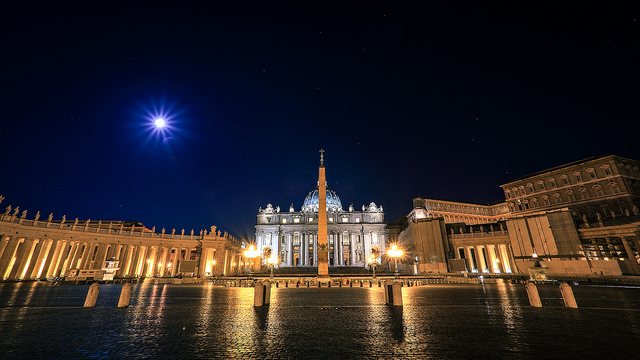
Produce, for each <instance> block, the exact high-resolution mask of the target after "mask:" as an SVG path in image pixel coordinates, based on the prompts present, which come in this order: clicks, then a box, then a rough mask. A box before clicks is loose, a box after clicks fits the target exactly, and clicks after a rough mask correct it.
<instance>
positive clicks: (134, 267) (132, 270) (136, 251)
mask: <svg viewBox="0 0 640 360" xmlns="http://www.w3.org/2000/svg"><path fill="white" fill-rule="evenodd" d="M140 252H142V246H140V245H134V247H133V250H132V251H131V262H130V265H129V271H128V274H129V276H138V275H140V274H138V263H139V262H140V261H139V260H140ZM174 266H175V265H174Z"/></svg>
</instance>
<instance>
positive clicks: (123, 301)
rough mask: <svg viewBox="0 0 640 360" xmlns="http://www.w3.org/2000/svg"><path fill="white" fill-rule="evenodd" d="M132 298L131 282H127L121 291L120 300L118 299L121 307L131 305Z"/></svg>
mask: <svg viewBox="0 0 640 360" xmlns="http://www.w3.org/2000/svg"><path fill="white" fill-rule="evenodd" d="M130 300H131V284H129V283H126V284H124V286H123V287H122V291H120V300H119V301H118V307H119V308H126V307H127V306H129V301H130Z"/></svg>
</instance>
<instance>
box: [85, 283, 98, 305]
mask: <svg viewBox="0 0 640 360" xmlns="http://www.w3.org/2000/svg"><path fill="white" fill-rule="evenodd" d="M99 292H100V284H98V283H93V284H91V286H90V287H89V292H88V293H87V299H86V300H85V301H84V307H94V306H96V300H98V293H99Z"/></svg>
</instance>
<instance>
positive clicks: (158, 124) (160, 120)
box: [155, 118, 167, 128]
mask: <svg viewBox="0 0 640 360" xmlns="http://www.w3.org/2000/svg"><path fill="white" fill-rule="evenodd" d="M155 124H156V127H157V128H163V127H164V126H165V125H167V123H166V122H165V121H164V119H163V118H158V119H156V121H155Z"/></svg>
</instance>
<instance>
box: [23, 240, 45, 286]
mask: <svg viewBox="0 0 640 360" xmlns="http://www.w3.org/2000/svg"><path fill="white" fill-rule="evenodd" d="M45 245H46V240H42V239H38V244H37V245H36V248H35V250H34V251H33V255H32V259H33V260H32V261H31V263H30V264H29V269H28V270H27V275H26V276H25V279H31V280H36V279H38V275H39V274H38V273H39V272H40V267H41V266H42V263H43V261H44V256H45V250H46V246H45Z"/></svg>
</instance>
